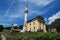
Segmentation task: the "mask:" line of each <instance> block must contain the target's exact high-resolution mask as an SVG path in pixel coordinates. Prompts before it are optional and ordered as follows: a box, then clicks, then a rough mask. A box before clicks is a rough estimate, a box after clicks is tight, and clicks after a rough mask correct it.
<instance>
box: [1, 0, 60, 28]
mask: <svg viewBox="0 0 60 40" xmlns="http://www.w3.org/2000/svg"><path fill="white" fill-rule="evenodd" d="M26 2H27V0H0V25H4V27H8V26H11V24H14V25H22V24H23V22H24V10H25V5H26ZM28 4H29V5H28V6H29V13H28V20H30V19H32V18H34V17H36V16H38V15H41V16H43V17H44V20H45V21H46V23H47V24H51V23H52V22H54V20H56V19H58V18H60V0H29V1H28Z"/></svg>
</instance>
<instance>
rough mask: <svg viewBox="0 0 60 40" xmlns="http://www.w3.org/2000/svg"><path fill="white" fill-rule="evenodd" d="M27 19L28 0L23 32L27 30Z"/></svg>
mask: <svg viewBox="0 0 60 40" xmlns="http://www.w3.org/2000/svg"><path fill="white" fill-rule="evenodd" d="M27 20H28V2H27V4H26V7H25V16H24V25H23V30H22V32H25V31H26V24H27Z"/></svg>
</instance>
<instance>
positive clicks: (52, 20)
mask: <svg viewBox="0 0 60 40" xmlns="http://www.w3.org/2000/svg"><path fill="white" fill-rule="evenodd" d="M58 18H60V11H59V12H58V13H56V14H54V15H53V16H51V17H49V18H48V20H49V24H51V23H52V22H54V21H55V20H56V19H58Z"/></svg>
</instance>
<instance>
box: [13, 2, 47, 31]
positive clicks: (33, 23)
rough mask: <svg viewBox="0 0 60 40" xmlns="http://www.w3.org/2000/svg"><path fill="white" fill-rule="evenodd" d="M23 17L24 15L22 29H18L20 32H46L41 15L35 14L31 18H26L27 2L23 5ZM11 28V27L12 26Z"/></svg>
mask: <svg viewBox="0 0 60 40" xmlns="http://www.w3.org/2000/svg"><path fill="white" fill-rule="evenodd" d="M24 13H25V17H24V25H23V30H20V32H26V31H27V32H38V31H42V32H47V31H46V24H45V21H44V19H42V16H37V17H35V18H33V19H32V20H28V3H27V4H26V7H25V12H24ZM12 29H13V28H12Z"/></svg>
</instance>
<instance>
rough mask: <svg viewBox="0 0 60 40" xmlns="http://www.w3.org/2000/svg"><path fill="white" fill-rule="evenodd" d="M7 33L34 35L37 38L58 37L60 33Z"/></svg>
mask: <svg viewBox="0 0 60 40" xmlns="http://www.w3.org/2000/svg"><path fill="white" fill-rule="evenodd" d="M7 35H9V36H10V37H20V38H23V37H28V38H29V37H34V38H39V37H44V38H48V37H49V38H60V33H41V32H37V33H14V34H12V33H8V34H7Z"/></svg>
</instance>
